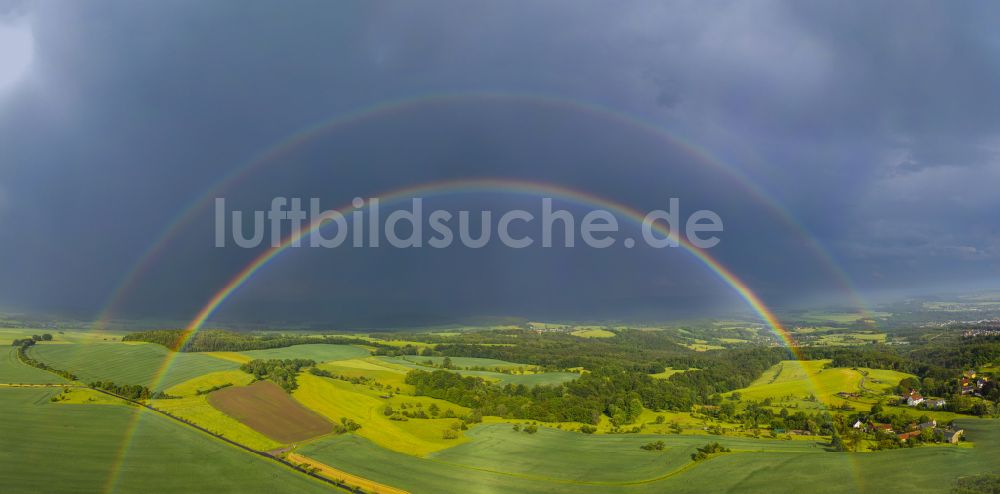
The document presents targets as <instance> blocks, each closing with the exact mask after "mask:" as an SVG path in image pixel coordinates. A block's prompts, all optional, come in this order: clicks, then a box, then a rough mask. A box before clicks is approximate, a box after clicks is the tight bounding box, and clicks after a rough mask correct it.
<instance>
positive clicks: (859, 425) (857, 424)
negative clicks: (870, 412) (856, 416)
mask: <svg viewBox="0 0 1000 494" xmlns="http://www.w3.org/2000/svg"><path fill="white" fill-rule="evenodd" d="M864 426H865V423H864V422H862V421H861V420H857V421H855V422H854V425H852V426H851V427H853V428H855V429H861V428H863V427H864Z"/></svg>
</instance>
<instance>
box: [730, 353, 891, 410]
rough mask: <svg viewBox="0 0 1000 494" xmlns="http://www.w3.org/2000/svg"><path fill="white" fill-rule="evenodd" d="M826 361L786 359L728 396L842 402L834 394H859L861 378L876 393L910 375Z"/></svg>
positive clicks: (866, 386) (827, 402)
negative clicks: (842, 365)
mask: <svg viewBox="0 0 1000 494" xmlns="http://www.w3.org/2000/svg"><path fill="white" fill-rule="evenodd" d="M829 363H830V361H829V360H805V361H801V360H785V361H782V362H779V363H778V364H775V365H774V366H772V367H771V368H770V369H768V370H766V371H764V373H763V374H761V376H760V377H759V378H757V380H756V381H754V382H753V383H751V384H750V386H748V387H746V388H743V389H738V390H736V391H734V392H731V393H727V395H732V394H733V393H736V392H738V393H740V395H741V397H742V399H744V400H758V401H760V400H763V399H765V398H771V399H772V400H775V401H777V402H781V403H784V402H795V401H799V400H802V399H804V398H806V397H808V396H810V395H812V396H815V397H816V398H817V399H818V400H819V401H821V402H823V403H826V404H831V403H840V402H842V401H843V400H842V399H841V398H839V397H837V396H836V394H837V393H839V392H841V391H843V392H848V393H861V392H862V391H863V390H862V389H861V384H862V380H864V382H865V385H864V386H865V390H868V391H870V392H871V393H873V394H876V395H877V394H881V393H882V392H883V391H884V390H886V389H888V388H891V387H895V386H896V385H897V384H899V381H901V380H902V379H904V378H906V377H911V376H910V375H909V374H905V373H902V372H896V371H889V370H878V369H846V368H830V369H827V368H824V367H825V366H826V365H827V364H829ZM865 374H867V377H866V376H865ZM876 381H877V382H876Z"/></svg>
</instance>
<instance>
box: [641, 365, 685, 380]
mask: <svg viewBox="0 0 1000 494" xmlns="http://www.w3.org/2000/svg"><path fill="white" fill-rule="evenodd" d="M688 370H691V369H674V368H671V367H667V368H666V369H664V370H663V372H657V373H656V374H650V375H649V377H652V378H654V379H667V378H669V377H670V376H672V375H674V374H678V373H680V372H686V371H688Z"/></svg>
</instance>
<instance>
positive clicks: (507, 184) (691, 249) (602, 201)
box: [178, 178, 798, 352]
mask: <svg viewBox="0 0 1000 494" xmlns="http://www.w3.org/2000/svg"><path fill="white" fill-rule="evenodd" d="M469 193H508V194H520V195H531V196H543V197H551V198H558V199H560V200H564V201H567V202H571V203H576V204H579V205H583V206H587V207H592V208H597V209H604V210H607V211H610V212H612V213H614V214H615V215H616V216H619V217H622V218H626V219H628V220H630V221H633V222H635V223H636V224H640V225H641V224H642V222H643V219H644V218H645V214H644V213H641V212H639V211H637V210H635V209H633V208H632V207H630V206H626V205H624V204H621V203H619V202H615V201H613V200H610V199H606V198H603V197H600V196H597V195H594V194H591V193H588V192H583V191H580V190H576V189H571V188H567V187H563V186H559V185H553V184H547V183H542V182H531V181H526V180H517V179H506V178H473V179H461V180H447V181H440V182H430V183H426V184H420V185H415V186H408V187H403V188H399V189H395V190H391V191H388V192H384V193H381V194H378V195H376V196H373V197H375V198H378V199H379V201H380V202H381V203H383V204H391V203H392V202H394V201H398V200H402V199H407V198H411V197H427V196H436V195H453V194H469ZM353 209H354V206H353V205H351V204H348V205H347V206H344V207H341V208H339V209H337V210H336V211H337V212H339V213H341V214H343V215H344V216H345V217H346V216H349V213H350V212H351V211H352V210H353ZM327 219H328V218H325V217H321V218H314V219H312V221H311V222H310V223H309V224H308V225H307V226H306V227H305V228H302V229H301V230H300V231H299V232H298V234H297V235H292V236H288V237H286V238H285V239H284V240H283V241H282V242H281V243H280V244H278V245H277V246H274V247H271V248H269V249H267V250H266V251H264V252H262V253H261V254H260V255H259V256H257V257H256V258H255V259H254V260H253V261H251V262H250V263H249V264H247V265H246V266H245V267H244V268H243V269H242V270H240V271H239V272H238V273H237V274H236V275H235V276H234V277H233V278H231V279H230V280H229V281H228V282H227V283H226V284H225V285H224V286H223V287H222V288H221V289H220V290H219V291H218V292H216V294H215V295H214V296H213V297H212V298H211V299H210V300H209V301H208V303H206V304H205V305H204V307H202V309H201V310H200V311H198V313H197V315H195V317H194V319H192V320H191V322H190V323H189V324H188V325H187V327H186V328H185V332H184V335H183V337H182V339H181V341H180V343H179V347H178V348H183V346H184V345H185V344H186V343H187V342H188V341H190V339H191V338H192V337H193V336H194V335H195V334H196V333H197V332H198V330H200V329H201V327H202V326H203V325H204V324H205V322H206V321H208V319H209V318H210V317H211V316H212V314H214V313H215V312H216V310H217V309H218V308H219V307H220V306H221V305H222V304H223V303H224V302H225V301H226V300H228V299H229V297H230V296H232V295H233V293H234V292H236V290H237V289H239V288H240V287H241V286H243V285H244V284H245V283H247V282H248V281H249V280H250V279H251V278H252V277H253V275H254V274H255V273H257V272H258V271H260V270H261V269H262V268H264V267H265V266H266V265H267V264H268V263H269V262H271V261H272V260H273V259H275V258H276V257H277V256H278V255H280V254H281V253H282V252H285V251H286V250H288V248H289V247H291V246H292V245H294V244H297V243H299V242H301V240H302V239H303V238H304V237H306V236H308V235H310V234H312V233H313V232H314V231H316V230H318V229H319V228H320V227H321V226H322V225H323V223H324V221H325V220H327ZM653 229H654V230H656V231H657V232H659V233H661V234H663V235H668V234H669V233H670V232H669V230H668V229H667V228H666V227H665V226H664V225H662V224H660V223H656V224H654V225H653ZM678 241H679V243H680V246H681V247H682V248H683V249H684V250H685V251H687V252H688V253H690V254H691V255H693V256H694V257H695V258H696V259H698V260H699V261H700V262H701V263H702V264H703V265H704V266H705V267H707V268H708V269H709V270H710V271H711V272H712V273H714V274H715V275H716V276H717V277H718V278H719V279H721V280H722V281H723V282H724V283H726V284H727V285H729V286H730V287H732V288H733V290H735V291H736V293H737V294H738V295H739V296H740V297H741V298H742V299H743V300H744V301H745V302H746V303H747V305H749V306H750V308H752V309H753V311H754V312H755V313H756V314H757V315H758V316H759V317H760V318H761V319H762V320H763V321H764V323H766V324H767V326H768V328H769V329H770V330H771V331H772V332H773V333H774V335H775V336H776V337H778V339H779V340H780V341H781V343H782V344H783V345H785V346H786V347H787V348H789V349H791V350H792V351H796V352H797V348H798V346H797V345H796V343H795V341H794V339H793V338H792V335H791V334H790V333H788V331H786V330H785V329H784V327H782V325H781V323H780V321H779V320H778V318H777V317H776V316H775V315H774V313H773V312H771V310H770V309H768V307H767V306H766V305H765V304H764V302H763V301H762V300H761V299H760V297H759V296H758V295H757V294H756V293H754V292H753V290H751V289H750V287H749V286H747V284H746V283H744V282H743V281H742V280H740V278H739V277H737V276H736V274H734V273H733V272H732V271H731V270H729V269H728V268H726V267H725V266H724V265H723V264H722V263H720V262H719V261H718V260H716V259H715V258H714V257H712V256H711V255H709V253H708V252H707V251H705V250H703V249H700V248H698V247H695V246H694V245H692V244H691V243H690V242H688V241H687V239H685V238H683V236H680V237H679V238H678Z"/></svg>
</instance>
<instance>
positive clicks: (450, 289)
mask: <svg viewBox="0 0 1000 494" xmlns="http://www.w3.org/2000/svg"><path fill="white" fill-rule="evenodd" d="M998 23H1000V12H998V7H997V4H996V3H993V2H961V3H957V4H956V3H945V2H910V1H907V2H903V1H899V2H855V3H852V4H845V3H843V2H835V3H834V2H825V3H820V2H766V1H761V2H704V1H695V2H581V1H569V2H555V1H552V2H517V1H498V2H394V3H387V2H306V1H300V2H293V3H288V2H261V1H249V2H247V1H239V2H235V1H234V2H194V1H192V2H182V1H178V2H167V3H163V2H156V3H154V2H141V1H139V2H123V1H122V2H99V1H89V2H9V1H3V0H0V253H2V255H0V306H2V307H6V308H8V309H17V308H25V309H32V310H38V311H45V312H60V313H73V314H78V315H80V316H81V317H94V316H95V315H96V314H97V313H99V312H100V311H101V310H102V308H104V307H106V306H107V304H108V303H109V299H110V298H111V297H112V294H113V293H114V291H115V289H116V287H118V286H120V285H121V283H122V281H123V279H125V277H126V276H127V275H128V273H129V272H130V271H131V270H132V269H133V268H134V266H135V265H136V263H137V262H138V261H139V260H140V259H142V257H143V255H144V253H145V252H146V251H147V249H149V247H150V245H151V244H152V243H153V242H154V241H155V240H156V238H157V237H158V236H159V235H160V234H161V232H163V231H164V229H166V228H167V227H168V225H170V224H171V222H172V221H173V220H174V219H175V218H176V217H177V216H178V215H179V214H180V213H181V212H182V211H184V210H185V208H186V207H188V206H189V205H190V204H191V203H192V202H193V201H195V200H196V199H198V198H199V197H203V196H205V195H206V194H208V195H209V196H214V195H218V196H221V197H225V198H227V201H229V203H230V204H233V205H238V206H240V207H244V208H247V209H265V208H266V207H267V206H268V205H269V204H268V202H269V201H270V198H271V197H274V196H290V197H292V196H294V197H319V198H322V199H323V200H324V204H328V205H329V206H331V207H332V206H338V205H342V204H344V203H346V202H348V201H349V200H350V199H351V198H352V197H354V196H368V195H372V194H375V193H377V192H379V191H382V190H386V189H390V188H395V187H402V186H406V185H409V184H414V183H420V182H426V181H434V180H446V179H457V178H468V177H484V176H491V177H506V178H516V179H523V180H535V181H545V182H549V183H554V184H560V185H563V186H568V187H572V188H575V189H580V190H585V191H588V192H589V193H592V194H597V195H600V196H604V197H607V198H610V199H613V200H616V201H619V202H622V203H626V204H628V205H630V206H632V207H635V208H637V209H641V210H650V209H656V208H661V209H662V208H666V207H667V206H668V202H667V201H668V200H669V198H670V197H676V198H679V199H680V201H681V208H682V212H681V213H682V215H684V214H690V212H691V211H693V210H695V209H702V208H707V209H711V210H713V211H716V212H718V214H719V215H720V216H721V217H722V218H723V220H724V222H725V231H724V232H723V233H722V234H721V235H720V238H721V240H722V242H721V243H720V245H719V246H718V247H716V248H713V249H712V250H711V253H712V255H714V256H716V257H717V258H718V259H719V260H720V261H721V262H722V263H724V264H725V265H727V266H728V267H729V268H730V269H731V270H732V271H733V272H734V273H736V274H737V275H738V276H740V277H741V278H742V279H743V280H744V281H745V282H746V283H747V284H748V285H749V286H750V287H751V288H753V289H754V290H756V291H758V292H759V293H760V295H761V296H762V297H763V298H764V300H765V302H767V303H769V304H771V305H773V306H775V307H787V306H790V305H795V304H802V303H830V304H847V303H851V300H852V297H851V296H849V295H848V294H847V289H846V288H845V286H844V283H843V282H842V280H841V279H839V276H841V274H838V273H837V272H838V271H840V272H842V274H846V276H847V277H848V278H849V279H850V280H851V283H853V284H854V285H855V286H856V288H857V289H858V290H859V291H860V292H861V293H862V295H864V296H865V297H871V296H873V294H877V293H879V292H881V291H886V290H898V289H910V290H918V289H919V290H923V289H926V290H931V291H932V290H934V289H937V288H941V287H953V286H959V285H969V286H981V285H983V284H988V283H990V282H991V280H993V279H995V278H996V277H997V275H998V274H1000V272H998V271H1000V270H998V267H1000V265H998V256H1000V237H998V235H1000V232H998V226H1000V216H998V214H997V213H998V211H1000V194H998V193H997V186H998V185H1000V159H998V155H997V153H998V151H1000V96H998V93H997V90H996V88H998V87H1000V31H998V30H997V29H996V26H997V25H998ZM498 93H503V94H506V95H507V96H506V97H503V98H498V97H496V96H489V95H491V94H492V95H496V94H498ZM431 94H434V95H452V97H438V98H427V97H426V95H431ZM458 94H463V95H465V96H462V97H457V96H454V95H458ZM400 100H403V101H408V102H409V103H408V104H404V105H397V106H394V107H391V108H390V109H389V110H387V111H382V112H381V113H375V114H373V115H370V116H369V117H368V118H363V119H356V120H353V121H351V122H350V123H348V124H345V125H342V126H340V127H337V128H335V129H332V130H329V131H327V132H321V133H319V134H318V135H316V136H314V137H313V138H312V139H308V140H305V141H303V142H302V143H301V144H300V145H299V146H297V147H295V148H294V149H290V150H289V151H288V152H286V153H285V154H283V155H281V156H280V157H279V158H277V159H274V160H272V162H270V163H268V164H266V165H265V166H261V167H258V169H257V170H256V171H254V172H252V173H250V174H247V175H246V176H244V177H243V178H242V179H241V180H239V181H238V183H236V184H234V185H231V186H229V187H226V188H224V189H223V190H221V191H211V190H210V188H211V186H212V184H214V183H216V182H217V181H218V180H220V179H221V178H222V177H225V176H226V175H227V174H228V173H230V172H231V171H232V170H234V169H238V168H239V167H241V166H243V165H245V164H246V163H247V162H248V161H249V160H251V159H252V158H253V157H254V156H255V155H257V154H258V153H259V152H261V150H264V149H267V148H268V147H269V146H271V145H273V144H276V143H280V142H282V141H285V140H286V139H287V138H288V137H289V136H291V135H294V134H296V133H297V132H299V131H300V130H301V129H304V128H309V127H311V126H314V125H316V124H317V123H318V122H322V121H325V120H330V119H333V118H336V117H338V116H343V115H347V114H349V113H351V112H356V111H358V110H359V109H363V108H366V107H372V106H373V105H379V104H385V103H386V102H391V101H400ZM556 100H558V101H560V102H561V103H558V104H556V103H554V101H556ZM594 107H600V108H604V109H606V110H605V111H595V110H593V108H594ZM611 113H614V114H616V115H617V116H611V115H610V114H611ZM637 122H645V124H651V125H653V126H655V127H657V128H659V129H660V130H661V131H662V132H664V133H665V134H669V135H672V136H673V139H672V140H671V139H667V138H664V137H662V136H658V135H657V134H655V133H653V132H651V131H650V130H649V127H643V126H642V125H639V124H637ZM678 142H686V143H688V145H689V146H687V147H686V146H681V145H678ZM691 149H697V150H699V151H698V152H694V153H693V152H692V151H691ZM699 154H700V155H702V157H699V156H698V155H699ZM704 155H711V156H714V157H715V161H716V164H715V165H709V164H707V163H706V160H705V159H704V158H703V156H704ZM213 194H214V195H213ZM430 205H431V206H435V207H437V206H441V207H448V208H451V209H452V210H458V209H471V210H478V209H482V208H486V207H490V208H495V207H498V206H502V207H505V208H507V207H524V208H531V207H535V208H536V209H537V207H538V206H537V203H536V201H535V199H533V198H529V197H524V196H508V195H505V194H479V195H469V194H465V195H461V196H443V197H437V198H434V199H433V202H432V204H430ZM557 205H559V206H561V207H563V208H568V209H570V210H572V211H574V212H580V213H581V214H580V215H581V216H582V213H583V212H586V211H587V209H586V208H580V207H579V206H574V205H572V204H569V203H560V202H558V201H557ZM212 221H213V218H212V211H211V209H210V208H208V209H202V210H198V211H196V212H195V213H194V214H193V215H192V216H191V217H190V221H188V222H187V223H185V224H184V225H182V227H181V228H179V229H178V230H177V234H176V235H174V236H172V237H170V239H169V241H168V243H167V244H165V248H164V249H163V252H162V253H161V254H160V255H159V256H157V257H156V258H155V259H154V260H153V262H152V263H150V264H149V268H148V269H146V270H145V271H144V273H143V274H142V276H140V277H139V278H138V279H137V280H136V283H135V284H134V286H131V287H130V288H129V290H127V293H125V294H123V297H122V298H121V300H118V306H119V307H118V309H117V311H116V312H117V315H119V316H121V317H167V318H171V319H177V320H185V319H188V318H190V317H192V316H193V315H194V314H195V313H196V312H197V310H198V309H199V308H200V307H201V306H202V305H203V304H204V303H205V302H206V301H207V300H208V299H209V298H210V297H211V295H212V294H213V293H215V292H216V291H218V289H219V288H221V287H222V286H223V285H224V284H225V282H226V281H227V280H228V279H229V278H231V277H232V276H233V275H234V274H235V273H236V272H238V271H239V270H240V268H241V267H242V266H243V265H244V264H246V263H247V262H248V261H249V260H250V259H252V258H253V257H254V256H255V255H257V254H259V253H260V251H259V250H256V251H247V250H241V249H232V248H227V249H217V248H214V247H213V245H212V243H213V240H214V237H213V223H212ZM633 233H634V232H633ZM816 244H818V245H821V246H822V248H823V249H824V250H825V251H826V253H820V252H818V251H817V250H816V249H815V248H813V246H814V245H816ZM827 256H829V257H827ZM831 259H832V264H831ZM741 307H742V305H741V302H740V300H739V298H738V297H737V296H736V294H735V292H733V290H732V289H730V288H729V287H727V286H726V285H725V284H724V283H722V282H721V281H720V280H719V279H718V278H717V277H716V276H715V275H714V274H712V273H711V272H709V271H708V270H707V269H706V268H704V267H703V266H701V265H700V264H699V263H698V262H697V261H696V260H695V259H694V257H692V256H690V255H688V254H685V253H684V252H682V251H678V250H676V249H666V250H656V249H650V248H636V249H631V250H628V249H624V248H611V249H606V250H593V249H543V248H540V247H533V248H528V249H524V250H522V251H512V250H511V249H503V248H486V249H482V250H469V249H445V250H433V249H418V250H411V251H400V250H395V249H353V250H352V249H332V250H322V249H321V250H318V251H317V250H310V249H291V250H290V251H289V252H286V253H285V254H282V255H281V256H280V257H279V258H278V259H276V260H275V261H274V262H272V263H271V264H270V265H268V266H267V267H266V268H264V269H263V270H261V272H259V273H258V275H256V276H255V277H254V278H253V279H252V280H251V281H250V282H249V283H248V284H247V285H246V286H244V287H243V288H242V289H240V290H239V291H238V292H237V293H236V294H235V295H234V296H233V297H232V298H231V299H230V300H229V301H227V303H226V304H224V305H223V307H222V308H221V309H220V312H219V313H218V314H217V316H216V317H217V318H218V320H220V321H225V320H231V321H239V320H248V321H250V320H253V321H310V322H320V323H330V324H334V325H368V324H381V325H385V324H401V323H406V322H420V323H422V322H426V321H440V320H448V319H451V318H458V317H464V316H468V315H523V316H527V317H538V318H546V317H547V318H570V319H582V318H630V317H632V318H643V317H650V318H653V317H671V316H675V315H680V314H690V313H694V312H702V311H704V312H705V313H709V312H724V311H729V310H739V309H741Z"/></svg>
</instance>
